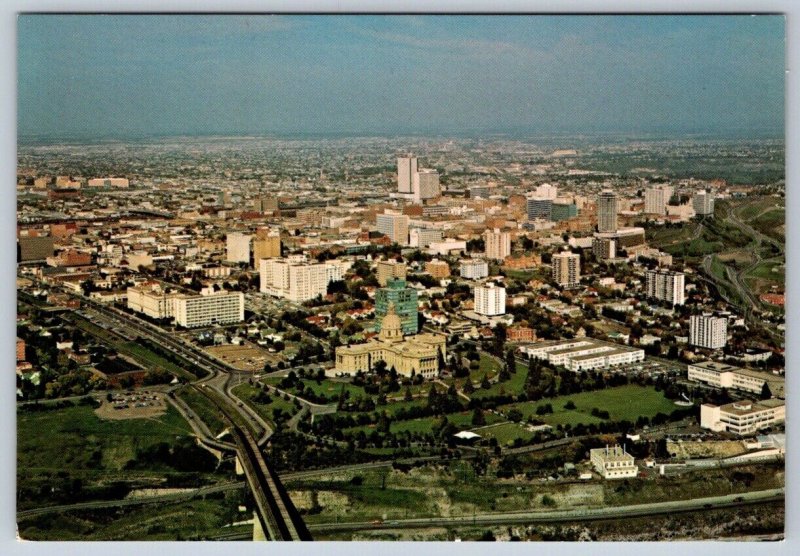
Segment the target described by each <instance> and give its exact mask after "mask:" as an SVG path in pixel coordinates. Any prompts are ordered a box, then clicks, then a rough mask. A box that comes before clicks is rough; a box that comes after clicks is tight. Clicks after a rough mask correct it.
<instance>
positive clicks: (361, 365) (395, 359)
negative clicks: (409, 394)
mask: <svg viewBox="0 0 800 556" xmlns="http://www.w3.org/2000/svg"><path fill="white" fill-rule="evenodd" d="M440 353H441V355H442V357H444V356H445V355H446V339H445V336H444V335H441V334H429V333H424V334H415V335H412V336H403V325H402V322H401V320H400V317H399V316H398V315H397V312H396V311H395V308H394V303H389V307H388V309H387V312H386V316H384V317H383V320H382V321H381V331H380V333H379V335H378V339H376V340H372V341H370V342H367V343H366V344H356V345H352V346H339V347H338V348H336V367H335V369H334V372H335V374H337V375H339V374H349V375H352V374H356V373H357V372H359V371H364V372H369V371H371V370H372V368H373V367H374V366H375V364H376V363H377V362H378V361H385V362H386V368H387V369H391V368H392V367H394V370H395V371H397V374H399V375H401V376H406V377H411V376H414V375H420V374H421V375H422V376H423V377H425V378H434V377H436V376H438V375H439V354H440Z"/></svg>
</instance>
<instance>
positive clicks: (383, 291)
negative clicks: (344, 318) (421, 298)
mask: <svg viewBox="0 0 800 556" xmlns="http://www.w3.org/2000/svg"><path fill="white" fill-rule="evenodd" d="M392 303H393V304H394V310H395V312H396V313H397V316H398V317H400V322H401V323H402V325H403V334H406V335H409V334H416V333H417V330H418V328H419V314H418V313H419V306H418V304H417V290H415V289H414V288H409V287H407V286H406V281H405V280H401V279H399V278H395V279H391V280H389V281H388V283H387V285H386V287H385V288H378V289H377V290H376V291H375V323H376V325H377V327H378V328H377V330H378V331H379V332H380V326H381V322H382V321H383V317H385V316H386V314H387V313H388V312H389V305H390V304H392Z"/></svg>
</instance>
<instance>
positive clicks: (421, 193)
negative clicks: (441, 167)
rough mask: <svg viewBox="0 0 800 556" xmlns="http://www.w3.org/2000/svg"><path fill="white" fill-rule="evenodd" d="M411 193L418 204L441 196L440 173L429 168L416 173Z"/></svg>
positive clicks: (412, 180) (413, 176)
mask: <svg viewBox="0 0 800 556" xmlns="http://www.w3.org/2000/svg"><path fill="white" fill-rule="evenodd" d="M411 192H412V193H413V194H414V200H415V201H416V202H418V203H419V202H421V201H425V200H427V199H435V198H436V197H438V196H439V195H441V188H440V187H439V172H437V171H436V170H430V169H427V168H425V169H422V168H421V169H420V170H418V171H417V172H414V173H413V174H412V178H411Z"/></svg>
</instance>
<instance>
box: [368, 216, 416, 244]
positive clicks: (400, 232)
mask: <svg viewBox="0 0 800 556" xmlns="http://www.w3.org/2000/svg"><path fill="white" fill-rule="evenodd" d="M375 222H376V225H377V228H378V232H380V233H382V234H383V235H385V236H387V237H388V238H389V239H390V240H391V241H392V242H394V243H397V244H398V245H408V216H407V215H405V214H378V215H377V216H376V217H375Z"/></svg>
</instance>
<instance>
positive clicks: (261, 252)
mask: <svg viewBox="0 0 800 556" xmlns="http://www.w3.org/2000/svg"><path fill="white" fill-rule="evenodd" d="M280 256H281V235H280V233H279V232H277V231H270V232H262V233H257V234H256V237H255V238H253V264H254V266H255V267H256V268H259V265H260V264H261V259H275V258H278V257H280Z"/></svg>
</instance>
